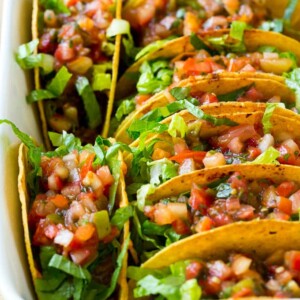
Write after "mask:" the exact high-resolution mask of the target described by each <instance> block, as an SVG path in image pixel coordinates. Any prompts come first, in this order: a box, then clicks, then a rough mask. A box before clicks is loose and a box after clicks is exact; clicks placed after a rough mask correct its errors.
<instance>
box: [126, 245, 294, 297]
mask: <svg viewBox="0 0 300 300" xmlns="http://www.w3.org/2000/svg"><path fill="white" fill-rule="evenodd" d="M299 261H300V251H296V250H293V251H286V252H283V251H282V252H281V251H277V252H275V253H274V254H273V255H271V256H270V257H268V258H267V259H265V260H262V259H261V258H258V257H256V256H250V255H245V254H243V253H233V252H231V254H230V255H228V256H227V259H226V260H221V259H218V260H209V261H203V260H200V259H189V260H185V261H178V262H176V263H174V264H172V265H170V266H169V267H166V268H164V269H157V270H151V269H142V268H137V267H129V269H128V277H129V278H132V279H134V280H136V281H137V287H136V288H135V289H134V291H133V292H134V297H136V298H138V297H142V296H148V295H155V296H160V299H181V298H184V297H188V299H193V300H197V299H226V298H234V299H235V298H243V297H253V296H254V297H255V296H269V297H278V298H298V297H299V296H300V280H299V275H300V267H299Z"/></svg>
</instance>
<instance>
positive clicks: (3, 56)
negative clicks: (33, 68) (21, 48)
mask: <svg viewBox="0 0 300 300" xmlns="http://www.w3.org/2000/svg"><path fill="white" fill-rule="evenodd" d="M31 10H32V1H31V0H0V118H1V119H3V118H6V119H9V120H11V121H13V122H14V123H15V124H16V125H17V126H18V127H19V128H20V129H21V130H22V131H25V132H27V133H28V134H30V135H32V136H33V137H35V138H36V139H37V140H38V141H40V132H39V128H38V122H37V119H38V118H37V117H36V114H35V113H34V110H33V109H32V107H31V106H30V105H27V104H26V101H25V96H26V94H27V93H28V91H29V90H30V87H32V81H31V78H30V77H31V76H30V74H29V72H26V73H25V72H24V71H23V70H21V69H20V68H19V66H18V65H17V63H16V62H15V60H14V53H15V51H16V49H17V47H18V45H20V44H22V43H24V42H27V41H29V40H30V39H31V33H30V28H31V24H30V22H31ZM17 142H18V139H17V138H16V137H15V136H14V134H13V133H12V130H11V129H10V127H9V126H7V125H1V126H0V168H1V170H2V172H1V173H0V186H1V188H0V299H5V300H6V299H8V300H14V299H33V298H34V294H33V292H32V288H31V281H30V274H29V271H28V267H27V259H26V252H25V247H24V241H23V226H22V222H21V213H20V203H19V199H18V192H17V173H18V167H17V146H16V143H17Z"/></svg>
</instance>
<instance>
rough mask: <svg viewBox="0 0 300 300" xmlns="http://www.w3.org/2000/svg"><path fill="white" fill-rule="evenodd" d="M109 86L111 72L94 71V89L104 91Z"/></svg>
mask: <svg viewBox="0 0 300 300" xmlns="http://www.w3.org/2000/svg"><path fill="white" fill-rule="evenodd" d="M110 87H111V74H105V73H94V76H93V82H92V88H93V90H94V91H100V92H101V91H105V90H109V89H110Z"/></svg>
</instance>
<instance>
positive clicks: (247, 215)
mask: <svg viewBox="0 0 300 300" xmlns="http://www.w3.org/2000/svg"><path fill="white" fill-rule="evenodd" d="M236 217H237V218H238V219H240V220H251V219H253V218H254V207H253V206H251V205H246V204H242V205H241V208H240V209H239V210H238V211H237V212H236Z"/></svg>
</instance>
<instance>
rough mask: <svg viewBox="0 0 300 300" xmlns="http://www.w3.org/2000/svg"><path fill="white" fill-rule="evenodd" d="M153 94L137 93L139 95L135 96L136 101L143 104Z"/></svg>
mask: <svg viewBox="0 0 300 300" xmlns="http://www.w3.org/2000/svg"><path fill="white" fill-rule="evenodd" d="M151 96H152V95H150V94H147V95H141V94H137V95H136V96H135V103H136V104H137V105H142V104H144V103H145V102H146V101H147V100H148V99H150V98H151Z"/></svg>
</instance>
